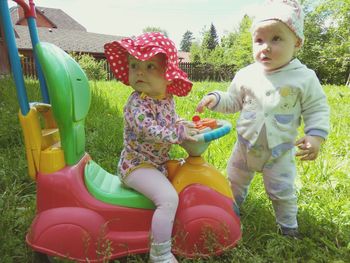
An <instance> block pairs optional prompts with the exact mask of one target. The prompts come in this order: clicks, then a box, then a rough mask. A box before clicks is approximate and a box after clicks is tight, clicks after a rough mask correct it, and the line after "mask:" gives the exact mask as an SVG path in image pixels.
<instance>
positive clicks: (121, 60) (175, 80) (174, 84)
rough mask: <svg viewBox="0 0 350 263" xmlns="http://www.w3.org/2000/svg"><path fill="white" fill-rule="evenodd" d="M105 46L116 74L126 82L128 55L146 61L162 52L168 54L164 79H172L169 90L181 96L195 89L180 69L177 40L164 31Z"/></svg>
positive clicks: (127, 77) (106, 53) (127, 80)
mask: <svg viewBox="0 0 350 263" xmlns="http://www.w3.org/2000/svg"><path fill="white" fill-rule="evenodd" d="M104 49H105V56H106V58H107V61H108V62H109V64H110V67H111V69H112V71H113V74H114V76H115V77H116V78H117V79H119V80H120V81H121V82H123V83H124V84H125V85H130V84H129V66H128V56H129V54H130V55H131V56H133V57H135V58H136V59H138V60H141V61H145V60H148V59H150V58H151V57H153V56H155V55H156V54H159V53H163V54H165V55H166V70H165V78H166V79H167V80H168V81H171V83H170V84H169V85H168V87H167V92H168V93H171V94H175V95H177V96H179V97H181V96H186V95H187V94H188V93H189V92H190V91H191V89H192V82H191V81H190V80H189V79H188V78H187V74H186V73H185V72H183V71H182V70H181V69H180V68H179V62H178V56H177V49H176V47H175V44H174V42H173V41H171V40H170V39H168V38H167V37H166V36H164V35H163V34H162V33H159V32H152V33H145V34H142V35H140V36H138V37H136V38H135V39H133V38H123V39H122V40H119V41H113V42H111V43H107V44H105V45H104Z"/></svg>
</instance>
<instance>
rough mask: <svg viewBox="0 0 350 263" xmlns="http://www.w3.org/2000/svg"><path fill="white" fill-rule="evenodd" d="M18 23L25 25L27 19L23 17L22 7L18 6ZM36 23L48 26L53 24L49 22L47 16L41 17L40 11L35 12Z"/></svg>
mask: <svg viewBox="0 0 350 263" xmlns="http://www.w3.org/2000/svg"><path fill="white" fill-rule="evenodd" d="M18 17H19V20H18V23H17V24H18V25H22V26H27V25H28V23H27V19H26V18H25V17H24V11H23V8H22V7H19V8H18ZM36 24H37V26H38V27H48V28H52V27H54V25H53V24H52V23H50V22H49V21H48V20H47V18H45V17H43V16H42V15H41V14H40V12H36Z"/></svg>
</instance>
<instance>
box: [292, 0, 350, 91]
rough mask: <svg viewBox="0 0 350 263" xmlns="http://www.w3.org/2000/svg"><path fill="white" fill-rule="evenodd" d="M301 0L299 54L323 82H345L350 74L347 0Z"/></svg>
mask: <svg viewBox="0 0 350 263" xmlns="http://www.w3.org/2000/svg"><path fill="white" fill-rule="evenodd" d="M313 3H314V2H313V1H312V0H308V1H304V10H305V14H306V15H305V26H304V34H305V43H304V46H303V48H302V50H301V51H300V54H299V55H298V57H300V59H301V60H302V61H303V62H304V63H305V64H306V65H307V66H309V67H310V68H312V69H314V70H315V71H316V73H317V75H318V77H319V78H320V80H321V82H323V83H332V84H345V83H346V81H347V79H348V77H349V74H350V52H349V47H350V28H349V24H350V1H349V0H347V1H343V0H325V1H321V2H320V3H319V5H317V6H313Z"/></svg>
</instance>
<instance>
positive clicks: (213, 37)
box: [202, 23, 219, 51]
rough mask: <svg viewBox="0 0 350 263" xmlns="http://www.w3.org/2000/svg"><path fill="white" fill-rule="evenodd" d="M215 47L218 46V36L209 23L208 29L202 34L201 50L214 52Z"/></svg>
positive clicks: (212, 25)
mask: <svg viewBox="0 0 350 263" xmlns="http://www.w3.org/2000/svg"><path fill="white" fill-rule="evenodd" d="M217 45H219V40H218V35H217V33H216V28H215V26H214V24H213V23H211V25H210V29H209V30H208V31H207V32H205V33H204V38H203V42H202V48H204V49H208V50H209V51H211V50H214V49H215V47H216V46H217Z"/></svg>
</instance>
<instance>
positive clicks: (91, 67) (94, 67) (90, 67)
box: [70, 53, 107, 80]
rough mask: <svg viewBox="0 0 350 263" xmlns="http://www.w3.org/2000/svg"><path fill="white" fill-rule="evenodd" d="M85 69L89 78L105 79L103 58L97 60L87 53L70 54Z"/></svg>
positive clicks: (105, 72) (105, 71)
mask: <svg viewBox="0 0 350 263" xmlns="http://www.w3.org/2000/svg"><path fill="white" fill-rule="evenodd" d="M70 55H71V56H72V57H73V58H74V59H75V60H76V61H77V62H78V63H79V65H80V66H81V68H82V69H83V70H84V71H85V73H86V75H87V77H88V79H89V80H107V70H106V69H105V67H104V63H105V62H104V60H100V61H98V60H97V59H95V58H94V57H93V56H91V55H88V54H81V53H79V54H78V53H73V54H70Z"/></svg>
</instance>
